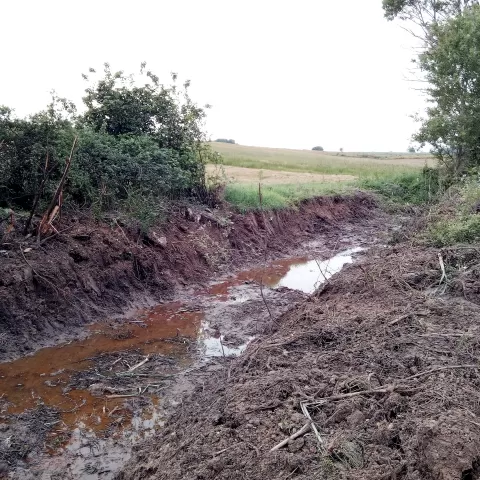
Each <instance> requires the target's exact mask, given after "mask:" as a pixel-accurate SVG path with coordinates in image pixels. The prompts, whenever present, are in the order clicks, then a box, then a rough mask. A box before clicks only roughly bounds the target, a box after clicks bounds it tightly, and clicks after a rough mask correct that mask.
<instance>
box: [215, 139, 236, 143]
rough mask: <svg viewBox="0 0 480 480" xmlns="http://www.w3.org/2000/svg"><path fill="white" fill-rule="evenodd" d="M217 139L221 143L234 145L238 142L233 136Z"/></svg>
mask: <svg viewBox="0 0 480 480" xmlns="http://www.w3.org/2000/svg"><path fill="white" fill-rule="evenodd" d="M215 141H216V142H220V143H231V144H233V145H235V143H236V142H235V140H233V139H232V138H217V139H216V140H215Z"/></svg>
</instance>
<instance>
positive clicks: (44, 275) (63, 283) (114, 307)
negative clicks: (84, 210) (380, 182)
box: [0, 193, 375, 360]
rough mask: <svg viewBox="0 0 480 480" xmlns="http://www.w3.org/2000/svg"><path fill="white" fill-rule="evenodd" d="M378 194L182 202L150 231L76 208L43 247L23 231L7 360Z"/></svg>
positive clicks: (4, 331)
mask: <svg viewBox="0 0 480 480" xmlns="http://www.w3.org/2000/svg"><path fill="white" fill-rule="evenodd" d="M374 206H375V201H374V200H373V199H372V197H370V196H368V195H366V194H363V193H358V194H355V195H351V196H347V197H328V198H317V199H314V200H310V201H305V202H304V203H302V204H301V205H300V207H299V208H298V210H294V209H290V210H282V211H278V212H265V213H261V212H255V213H249V214H245V215H240V214H237V213H233V212H231V211H227V210H218V211H217V210H215V211H213V212H212V211H205V210H201V209H200V208H199V207H194V206H190V207H186V206H185V207H180V206H177V207H176V208H175V209H174V211H172V212H171V214H170V216H169V219H168V221H167V222H166V223H165V224H164V225H163V226H162V227H158V228H156V229H152V230H151V231H150V232H149V235H148V236H141V235H139V233H138V232H135V231H133V230H129V229H128V228H127V227H126V226H123V225H122V226H120V225H119V224H118V223H116V222H112V225H111V226H109V225H107V224H105V223H99V222H94V221H92V220H91V219H88V218H85V217H83V216H81V215H78V216H76V217H74V216H66V217H65V218H63V219H62V221H61V223H60V224H59V225H56V227H57V229H58V231H59V232H61V233H60V234H58V235H56V236H54V237H52V238H51V239H47V240H46V241H45V242H44V243H43V244H42V245H40V246H37V244H36V242H35V240H34V239H31V238H30V239H25V238H23V237H20V235H19V234H15V232H13V233H9V234H5V235H3V239H2V243H1V244H0V254H1V255H2V257H1V262H0V359H3V360H6V359H8V358H12V357H14V356H18V355H19V354H25V353H27V352H31V351H32V350H33V349H36V348H38V347H41V346H47V345H52V344H54V343H56V342H58V341H59V340H62V339H65V338H69V337H70V336H71V335H73V334H75V332H77V333H78V330H77V331H76V330H75V327H76V326H79V325H82V324H84V323H86V322H91V321H94V320H96V319H103V318H106V317H110V318H111V317H112V316H115V315H120V314H122V313H124V312H125V310H126V309H127V308H129V307H132V306H139V305H141V304H146V303H147V301H150V302H157V303H158V302H159V301H163V300H168V299H170V298H171V297H172V295H173V291H174V290H175V287H176V286H178V285H186V284H192V283H195V282H201V281H202V280H205V279H206V278H208V276H210V275H212V273H213V272H217V271H221V270H222V269H226V268H229V269H231V268H232V267H233V266H239V265H241V264H243V263H245V262H247V261H249V260H252V259H254V258H259V257H260V256H263V252H264V250H265V242H267V247H268V252H269V255H277V256H278V254H279V252H282V251H285V250H286V248H287V247H292V246H295V245H299V244H300V243H301V242H304V241H305V240H307V239H308V238H313V236H314V235H315V233H318V232H321V231H326V230H328V229H329V228H331V227H332V226H335V225H336V224H337V223H338V222H342V223H347V224H348V222H349V221H355V220H356V219H359V218H365V217H368V216H370V215H371V214H372V213H373V210H374Z"/></svg>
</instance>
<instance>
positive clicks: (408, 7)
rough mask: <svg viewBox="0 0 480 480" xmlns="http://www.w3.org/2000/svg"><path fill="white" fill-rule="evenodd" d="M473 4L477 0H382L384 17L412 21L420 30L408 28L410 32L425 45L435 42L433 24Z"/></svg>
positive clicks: (453, 15)
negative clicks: (415, 30)
mask: <svg viewBox="0 0 480 480" xmlns="http://www.w3.org/2000/svg"><path fill="white" fill-rule="evenodd" d="M474 5H479V0H383V10H384V12H385V17H386V18H387V19H388V20H394V19H395V18H398V19H400V20H404V21H407V22H411V23H414V24H415V25H416V26H417V27H419V29H420V31H419V33H416V32H413V31H412V30H409V31H410V33H412V34H414V35H415V36H416V37H420V38H421V39H422V40H424V41H425V42H426V44H427V45H433V44H434V43H435V42H436V38H435V32H434V31H432V28H431V27H432V26H433V25H436V24H438V23H442V22H444V21H446V20H448V19H450V18H453V17H456V16H458V15H460V14H461V13H462V12H464V11H466V10H467V9H468V8H470V7H472V6H474Z"/></svg>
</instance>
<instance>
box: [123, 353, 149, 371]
mask: <svg viewBox="0 0 480 480" xmlns="http://www.w3.org/2000/svg"><path fill="white" fill-rule="evenodd" d="M148 360H150V356H149V355H147V356H146V357H145V358H144V359H143V360H142V361H141V362H140V363H137V364H136V365H134V366H133V367H131V368H129V369H128V371H127V372H128V373H131V372H133V371H134V370H136V369H137V368H140V367H141V366H142V365H145V364H146V363H147V362H148Z"/></svg>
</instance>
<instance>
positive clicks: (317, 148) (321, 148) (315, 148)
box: [312, 146, 323, 152]
mask: <svg viewBox="0 0 480 480" xmlns="http://www.w3.org/2000/svg"><path fill="white" fill-rule="evenodd" d="M312 150H317V151H319V152H323V147H320V146H317V147H313V148H312Z"/></svg>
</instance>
